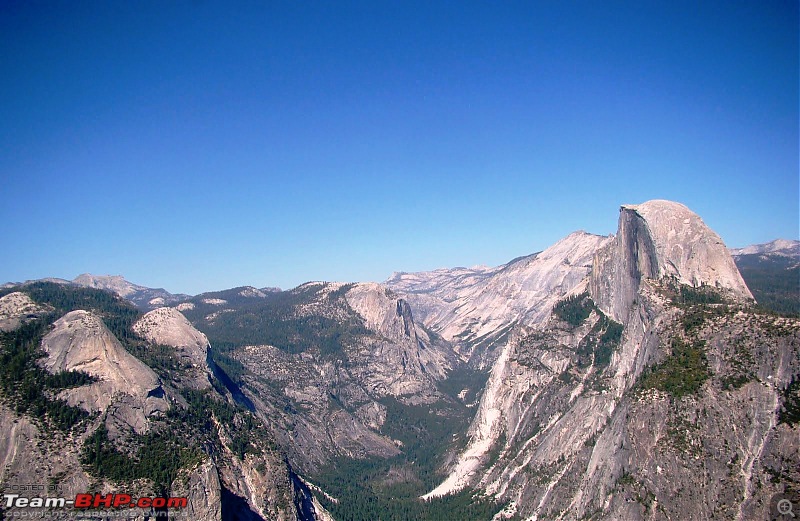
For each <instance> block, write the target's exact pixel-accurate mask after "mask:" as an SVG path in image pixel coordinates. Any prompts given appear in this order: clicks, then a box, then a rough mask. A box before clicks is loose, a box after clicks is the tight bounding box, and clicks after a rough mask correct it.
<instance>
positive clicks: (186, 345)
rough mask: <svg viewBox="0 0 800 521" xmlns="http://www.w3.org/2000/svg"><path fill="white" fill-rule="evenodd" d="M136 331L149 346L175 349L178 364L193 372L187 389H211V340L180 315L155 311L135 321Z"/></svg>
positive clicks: (161, 310) (168, 310)
mask: <svg viewBox="0 0 800 521" xmlns="http://www.w3.org/2000/svg"><path fill="white" fill-rule="evenodd" d="M133 330H134V331H135V332H136V333H137V334H139V335H141V336H142V337H143V338H145V339H147V340H149V341H150V342H153V343H155V344H161V345H166V346H171V347H174V348H175V350H176V354H177V355H178V358H179V360H180V361H181V362H182V363H183V364H184V365H186V366H188V367H189V368H190V370H189V378H188V380H187V381H186V384H187V385H189V386H191V387H193V388H196V389H207V388H209V387H210V386H211V382H210V379H211V378H212V370H211V367H210V366H209V362H208V360H209V356H210V354H209V353H210V352H209V343H208V338H207V337H206V335H204V334H203V333H201V332H200V331H198V330H197V329H195V328H194V326H192V324H191V323H190V322H189V321H188V320H186V317H185V316H183V314H181V312H180V311H178V310H177V309H174V308H158V309H154V310H153V311H150V312H148V313H147V314H145V315H144V316H143V317H142V318H140V319H139V320H138V321H136V323H135V324H134V325H133Z"/></svg>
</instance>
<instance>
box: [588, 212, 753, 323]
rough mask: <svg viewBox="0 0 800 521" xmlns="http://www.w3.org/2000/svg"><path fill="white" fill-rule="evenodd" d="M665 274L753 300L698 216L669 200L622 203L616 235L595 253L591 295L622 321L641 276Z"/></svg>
mask: <svg viewBox="0 0 800 521" xmlns="http://www.w3.org/2000/svg"><path fill="white" fill-rule="evenodd" d="M665 277H667V278H671V279H674V280H676V281H677V282H679V283H682V284H687V285H690V286H700V285H709V286H711V287H714V288H718V289H721V290H724V291H725V292H726V293H727V294H729V295H731V296H733V297H735V298H738V299H742V300H752V298H753V296H752V295H751V294H750V290H749V289H748V288H747V285H746V284H745V283H744V280H742V276H741V275H740V274H739V270H738V269H737V268H736V265H735V264H734V262H733V258H732V257H731V255H730V253H729V252H728V250H727V248H726V247H725V244H724V243H723V242H722V239H721V238H720V237H719V235H717V234H716V233H715V232H714V231H713V230H711V229H710V228H709V227H708V226H706V224H705V223H704V222H703V220H702V219H701V218H700V217H699V216H698V215H697V214H695V213H694V212H692V211H691V210H689V209H688V208H686V207H685V206H684V205H682V204H679V203H675V202H671V201H661V200H655V201H648V202H646V203H643V204H639V205H623V206H622V207H621V208H620V216H619V229H618V231H617V235H616V237H615V238H614V240H613V241H612V242H610V243H609V244H607V245H606V246H605V247H604V248H602V249H600V250H598V252H597V254H596V255H595V258H594V263H593V268H592V276H591V278H590V283H589V289H590V292H591V295H592V298H593V299H594V300H595V302H596V303H597V305H598V306H599V307H600V309H602V310H603V312H605V313H606V314H607V315H609V316H611V317H613V318H614V319H615V320H617V321H620V322H625V321H626V320H627V315H628V312H629V311H630V309H631V305H632V304H633V302H634V300H635V299H636V294H637V292H638V290H639V287H640V285H641V281H642V279H645V278H649V279H656V280H659V279H662V278H665Z"/></svg>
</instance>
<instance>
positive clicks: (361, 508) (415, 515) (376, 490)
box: [319, 459, 502, 521]
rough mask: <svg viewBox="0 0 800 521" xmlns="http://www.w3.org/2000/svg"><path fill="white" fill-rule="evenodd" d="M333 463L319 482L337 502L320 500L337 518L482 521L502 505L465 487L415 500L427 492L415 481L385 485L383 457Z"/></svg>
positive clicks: (342, 520)
mask: <svg viewBox="0 0 800 521" xmlns="http://www.w3.org/2000/svg"><path fill="white" fill-rule="evenodd" d="M334 465H335V467H336V469H337V471H336V472H334V473H332V474H330V476H329V477H328V476H323V477H322V478H321V479H320V482H319V484H320V485H321V486H322V487H323V489H324V490H325V491H326V492H328V493H329V494H331V495H332V496H333V497H336V498H337V499H338V500H339V501H338V503H334V502H332V501H329V500H328V499H327V498H325V497H324V496H321V497H319V500H320V501H321V502H322V504H323V506H324V507H325V508H326V509H327V510H328V511H329V512H330V513H331V514H332V515H333V516H334V517H335V518H336V519H337V520H338V521H364V520H366V519H370V520H373V519H374V520H378V519H380V520H381V521H407V520H410V519H413V520H415V521H452V520H456V519H457V520H459V521H485V520H488V519H491V518H492V516H493V515H494V514H496V513H497V512H499V511H500V510H501V508H502V507H501V505H499V504H498V503H496V502H495V501H493V500H491V499H488V498H485V497H482V496H480V495H478V494H477V493H475V492H474V491H472V490H468V489H467V490H463V491H461V492H459V493H457V494H452V495H449V496H445V497H443V498H436V499H432V500H429V501H424V500H421V499H418V496H419V495H420V494H422V493H424V492H426V491H425V490H424V489H423V488H421V487H420V486H419V483H418V482H416V483H415V482H407V483H399V484H397V483H395V484H390V485H387V484H386V482H385V478H386V475H387V473H388V472H389V469H390V468H391V467H390V466H389V465H387V463H386V462H385V461H384V460H378V459H368V460H351V459H341V460H338V461H337V462H336V463H335V464H334Z"/></svg>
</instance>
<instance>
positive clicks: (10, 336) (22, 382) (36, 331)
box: [0, 314, 94, 432]
mask: <svg viewBox="0 0 800 521" xmlns="http://www.w3.org/2000/svg"><path fill="white" fill-rule="evenodd" d="M53 320H55V316H54V315H52V314H51V315H47V316H45V317H41V318H39V319H37V320H34V321H30V322H28V323H25V324H23V325H22V326H20V327H19V328H17V329H16V330H14V331H10V332H4V333H0V345H2V349H0V390H2V398H3V402H4V403H5V404H6V405H8V406H9V407H11V408H12V409H13V410H14V411H15V412H16V413H17V414H27V415H29V416H31V417H32V418H34V419H35V420H37V421H39V422H41V423H43V424H44V425H52V426H54V427H56V428H58V429H59V430H61V431H64V432H69V431H70V430H72V429H73V428H74V427H75V426H77V425H78V424H80V423H81V421H82V420H84V419H86V418H88V417H89V414H88V413H87V412H86V411H84V410H83V409H80V408H78V407H73V406H71V405H68V404H67V402H65V401H64V400H61V399H59V398H55V397H54V395H55V394H56V393H57V392H58V391H60V390H62V389H68V388H71V387H76V386H79V385H85V384H87V383H91V382H93V381H94V379H93V378H92V377H91V376H89V375H88V374H86V373H83V372H78V371H64V372H61V373H58V374H54V375H51V374H50V373H48V372H47V371H45V370H44V369H42V368H41V367H40V366H39V365H38V364H37V363H36V361H37V360H38V359H40V358H42V357H43V356H44V353H43V352H42V350H41V348H40V345H41V342H42V338H43V337H44V335H45V333H46V332H47V329H48V327H49V325H50V324H51V323H52V321H53Z"/></svg>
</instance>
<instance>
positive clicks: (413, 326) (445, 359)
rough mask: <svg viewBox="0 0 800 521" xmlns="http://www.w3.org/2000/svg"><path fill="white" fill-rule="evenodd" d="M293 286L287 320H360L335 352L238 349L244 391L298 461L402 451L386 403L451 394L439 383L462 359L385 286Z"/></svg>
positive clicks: (423, 401)
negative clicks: (388, 425)
mask: <svg viewBox="0 0 800 521" xmlns="http://www.w3.org/2000/svg"><path fill="white" fill-rule="evenodd" d="M293 293H294V294H293V295H291V301H292V302H294V304H293V305H292V306H291V308H290V309H288V310H284V311H281V312H280V313H285V314H286V315H287V316H289V317H291V318H290V319H289V320H291V321H304V320H313V321H314V323H318V322H323V321H324V322H323V323H330V322H332V321H337V322H338V323H349V324H351V325H355V327H353V328H351V329H349V330H347V331H348V332H344V333H342V334H341V335H340V337H339V343H340V346H341V352H338V353H336V355H335V356H330V355H325V354H323V353H321V352H320V351H318V350H316V349H309V350H305V351H302V352H290V350H288V349H287V348H286V346H284V345H278V346H273V345H252V346H244V347H242V348H239V349H237V350H236V351H234V353H235V356H236V358H237V360H239V361H240V362H241V363H242V364H243V365H244V366H245V367H246V368H247V369H248V370H249V371H250V372H251V373H252V376H251V377H248V378H247V382H246V384H247V385H246V386H245V387H246V388H245V392H246V394H247V396H248V397H249V398H250V399H251V400H252V401H253V403H254V406H255V408H256V410H257V411H259V412H260V413H261V414H262V415H263V416H264V417H268V418H271V421H272V422H273V424H274V425H275V427H276V428H275V431H274V433H275V436H276V438H278V439H279V440H280V441H281V444H282V445H284V446H286V447H290V448H289V450H290V451H291V452H292V453H293V457H294V458H295V459H294V461H296V462H297V463H298V465H300V466H301V467H302V468H305V469H308V468H312V469H313V468H318V467H319V466H321V465H323V464H325V463H326V462H328V461H329V460H330V459H331V458H332V457H336V456H347V457H352V458H364V457H369V456H377V457H383V458H385V457H391V456H395V455H397V454H398V453H399V452H400V451H399V449H398V445H397V443H396V442H395V440H393V439H392V438H390V437H388V436H387V435H386V434H385V433H383V425H384V423H385V421H386V419H387V406H386V405H385V403H384V402H385V400H390V401H392V402H394V403H400V404H403V405H405V406H422V405H429V404H433V403H438V402H442V401H445V402H446V401H447V400H451V399H450V398H448V397H447V396H445V395H444V394H443V393H442V392H441V391H440V390H439V389H438V388H437V382H438V381H440V380H442V379H444V378H446V376H447V375H448V373H449V372H450V371H451V370H452V369H453V368H454V367H456V366H458V365H459V364H460V361H459V360H458V358H457V357H456V356H455V354H454V353H453V352H452V350H451V349H450V347H449V344H447V343H446V342H444V341H442V340H441V338H438V337H433V338H432V337H431V336H430V335H429V334H428V332H427V331H425V329H424V328H422V327H420V326H419V325H418V324H417V323H416V322H415V320H414V316H413V314H412V312H411V308H410V307H409V305H408V303H407V302H406V301H405V300H404V299H402V298H400V297H399V296H398V295H396V294H394V293H393V292H392V291H391V290H389V289H388V288H386V287H385V286H382V285H380V284H374V283H366V284H341V283H323V282H313V283H308V284H304V285H303V286H301V287H299V288H297V289H296V290H294V292H293ZM232 313H233V314H234V315H235V314H236V313H239V311H236V310H233V311H232ZM201 324H202V322H201Z"/></svg>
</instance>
